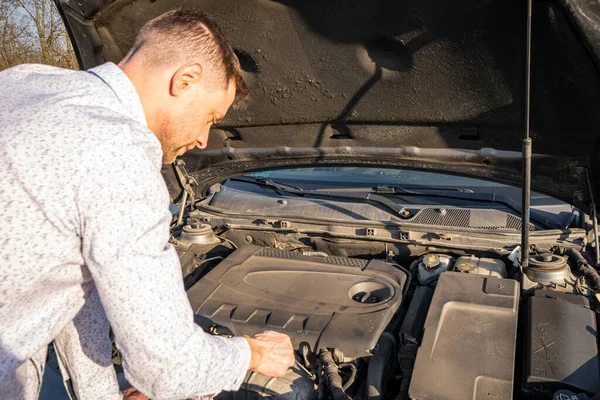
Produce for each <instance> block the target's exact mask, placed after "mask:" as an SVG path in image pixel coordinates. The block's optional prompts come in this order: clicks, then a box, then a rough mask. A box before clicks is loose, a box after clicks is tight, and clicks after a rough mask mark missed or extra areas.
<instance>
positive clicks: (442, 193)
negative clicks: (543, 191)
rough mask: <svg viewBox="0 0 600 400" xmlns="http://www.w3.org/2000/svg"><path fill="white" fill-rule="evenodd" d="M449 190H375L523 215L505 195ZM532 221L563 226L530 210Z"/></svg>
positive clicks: (517, 203) (394, 188) (399, 188)
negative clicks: (493, 207)
mask: <svg viewBox="0 0 600 400" xmlns="http://www.w3.org/2000/svg"><path fill="white" fill-rule="evenodd" d="M447 190H451V189H443V190H435V189H433V188H431V190H429V189H428V191H427V192H426V193H425V192H422V191H413V190H408V189H405V188H403V187H401V186H383V187H381V186H378V187H376V188H375V193H395V194H402V195H403V196H421V197H422V196H427V197H443V198H445V199H460V200H468V201H475V202H482V203H496V204H502V205H504V206H506V207H508V208H510V209H511V210H512V211H514V212H515V213H517V214H518V215H522V214H523V213H522V210H521V204H520V203H519V202H518V201H516V200H515V199H513V198H512V197H510V196H507V195H504V194H496V193H475V192H473V191H472V190H469V189H467V190H469V191H468V192H467V191H462V190H461V189H456V190H457V192H456V193H448V192H447ZM530 216H531V219H532V220H534V221H536V222H537V223H539V224H542V225H544V226H545V227H547V228H551V229H562V225H561V224H560V222H558V221H555V220H552V219H548V218H546V217H545V216H544V215H543V214H542V213H540V212H539V211H537V210H535V209H533V208H532V209H530Z"/></svg>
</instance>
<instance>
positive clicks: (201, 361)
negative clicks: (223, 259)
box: [77, 145, 250, 399]
mask: <svg viewBox="0 0 600 400" xmlns="http://www.w3.org/2000/svg"><path fill="white" fill-rule="evenodd" d="M148 151H149V150H148V149H146V151H144V149H142V150H140V148H139V146H131V147H128V146H119V147H115V146H110V145H106V146H99V147H98V148H96V149H94V151H92V152H91V154H90V156H89V157H91V159H92V160H93V161H92V162H91V165H90V168H89V173H88V176H87V177H86V178H85V179H84V181H83V182H82V183H81V185H80V188H79V195H78V201H77V203H78V207H79V208H80V212H79V215H80V222H79V223H80V229H81V236H82V251H83V256H84V259H85V262H86V264H87V267H88V269H89V271H90V273H91V275H92V278H93V280H94V283H95V285H96V288H97V291H98V294H99V297H100V299H101V302H102V305H103V307H104V309H105V311H106V315H107V317H108V320H109V322H110V325H111V327H112V329H113V331H114V334H115V339H116V343H117V346H118V348H119V350H120V351H121V353H122V356H123V366H124V369H125V374H126V377H127V379H128V380H129V381H130V382H131V384H132V385H133V386H135V387H136V388H137V389H138V390H140V391H141V392H142V393H144V394H145V395H147V396H149V397H151V398H160V399H182V398H200V397H202V396H205V395H211V394H216V393H219V392H220V391H222V390H237V389H238V388H239V386H240V385H241V383H242V381H243V379H244V377H245V374H246V371H247V369H248V366H249V364H250V347H249V345H248V342H247V341H246V340H245V339H244V338H232V339H225V338H221V337H216V336H212V335H209V334H207V333H205V332H203V331H202V329H201V328H200V327H198V326H197V325H195V324H194V319H193V311H192V309H191V306H190V303H189V301H188V298H187V296H186V293H185V290H184V287H183V281H182V275H181V267H180V263H179V259H178V257H177V254H176V252H175V249H174V248H173V247H172V246H171V245H170V244H169V243H168V238H169V225H170V222H171V214H170V213H169V211H168V205H169V196H168V192H167V189H166V187H165V184H164V181H163V179H162V177H161V175H160V168H159V167H157V166H156V164H157V160H156V159H155V157H151V156H149V153H148ZM153 151H154V153H156V149H153ZM89 157H88V159H89ZM153 158H154V159H153Z"/></svg>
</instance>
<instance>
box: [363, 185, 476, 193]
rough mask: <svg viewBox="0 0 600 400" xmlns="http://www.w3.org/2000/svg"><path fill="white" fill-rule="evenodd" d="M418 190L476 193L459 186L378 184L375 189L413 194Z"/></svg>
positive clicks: (383, 191) (377, 190) (382, 191)
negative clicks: (404, 186) (408, 187)
mask: <svg viewBox="0 0 600 400" xmlns="http://www.w3.org/2000/svg"><path fill="white" fill-rule="evenodd" d="M417 190H428V191H429V190H433V191H439V192H441V191H448V192H461V193H475V192H474V191H472V190H471V189H459V188H428V187H414V188H411V190H409V189H406V188H403V187H402V186H396V185H378V186H376V187H375V189H374V190H373V191H374V192H375V193H408V194H412V193H414V192H415V191H417Z"/></svg>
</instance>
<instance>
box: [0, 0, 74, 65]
mask: <svg viewBox="0 0 600 400" xmlns="http://www.w3.org/2000/svg"><path fill="white" fill-rule="evenodd" d="M23 63H38V64H47V65H54V66H57V67H63V68H71V69H77V68H78V67H77V60H76V58H75V54H74V53H73V50H72V47H71V42H70V41H69V36H68V34H67V32H66V30H65V27H64V25H63V22H62V20H61V18H60V15H59V13H58V10H57V9H56V7H55V6H54V2H53V1H52V0H0V71H1V70H3V69H6V68H10V67H13V66H15V65H18V64H23Z"/></svg>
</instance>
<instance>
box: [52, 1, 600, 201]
mask: <svg viewBox="0 0 600 400" xmlns="http://www.w3.org/2000/svg"><path fill="white" fill-rule="evenodd" d="M56 1H57V5H58V7H59V9H60V11H61V14H62V16H63V19H64V20H65V22H66V25H67V29H68V31H69V33H70V35H71V39H72V41H73V44H74V47H75V51H76V54H77V57H78V60H79V63H80V66H81V68H85V69H87V68H90V67H94V66H96V65H98V64H101V63H103V62H105V61H113V62H118V61H119V60H120V59H121V58H122V57H123V56H124V55H125V53H126V52H127V50H128V49H129V47H130V45H131V44H132V42H133V39H134V37H135V34H136V33H137V31H138V30H139V28H140V27H141V26H142V25H143V24H144V23H145V22H147V21H148V20H150V19H151V18H154V17H156V16H158V15H160V14H162V13H163V12H165V11H167V10H169V9H172V8H175V7H186V8H190V9H195V10H203V11H207V12H209V13H211V14H213V15H214V16H215V17H216V18H217V20H218V21H219V22H220V23H221V25H222V26H223V28H224V30H225V32H226V35H227V37H228V38H229V40H230V41H231V43H232V44H233V46H234V48H235V49H236V52H237V54H238V57H239V58H240V61H241V64H242V68H243V70H244V77H245V79H246V81H247V83H248V86H249V87H250V90H251V96H252V100H251V103H250V105H249V106H248V107H247V108H246V109H245V110H231V111H230V112H229V114H228V116H227V118H226V119H225V120H224V121H223V122H222V123H220V124H219V128H218V129H214V130H213V132H212V134H211V137H210V140H209V146H208V149H207V150H205V151H201V152H199V151H194V152H191V153H189V154H187V155H186V156H184V158H183V160H184V162H185V170H186V171H187V172H188V173H189V175H190V176H191V177H192V178H193V183H194V184H196V185H198V186H199V188H198V189H199V191H200V192H205V191H206V189H207V188H208V186H209V185H210V184H212V183H214V182H216V181H219V180H221V179H223V178H226V177H228V176H232V175H235V174H240V173H244V172H249V171H253V170H261V169H269V168H279V167H284V166H308V165H318V164H351V163H352V164H353V165H356V164H360V165H371V166H373V165H378V166H403V167H412V168H424V169H430V170H441V171H450V172H453V173H457V174H462V175H469V176H474V177H484V178H488V179H493V180H497V181H501V182H507V183H510V184H513V185H519V184H520V179H521V178H520V176H521V173H520V171H521V161H520V153H518V152H520V150H521V138H522V136H523V133H522V132H523V124H522V120H523V118H522V115H523V109H524V96H523V93H524V82H525V81H524V54H525V25H526V18H525V7H526V4H525V2H524V1H520V0H445V1H439V0H408V1H393V0H219V1H216V0H212V1H209V0H168V1H167V0H156V1H145V0H144V1H131V0H117V1H113V0H91V1H85V2H83V1H79V2H77V1H73V0H56ZM599 23H600V5H599V3H597V2H591V1H588V0H556V1H554V2H539V1H536V2H534V11H533V33H532V37H533V42H532V49H533V50H532V59H533V61H532V71H531V74H532V101H531V110H532V115H531V135H532V138H533V152H534V154H535V155H534V157H533V176H532V178H533V179H532V189H533V190H536V191H538V192H542V193H546V194H549V195H552V196H555V197H557V198H559V199H561V200H564V201H567V202H569V203H572V204H575V205H576V206H578V207H580V208H582V209H583V210H588V209H589V207H588V204H589V203H590V195H591V191H590V190H588V187H589V186H588V182H587V176H588V175H589V176H590V178H591V180H592V185H593V183H594V180H593V177H594V176H598V170H597V160H598V157H597V143H598V132H599V128H600V75H599V73H598V65H599V63H598V60H599V59H600V57H599V55H600V32H599V30H598V28H597V27H598V24H599ZM542 154H543V155H542ZM182 166H183V165H182Z"/></svg>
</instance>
